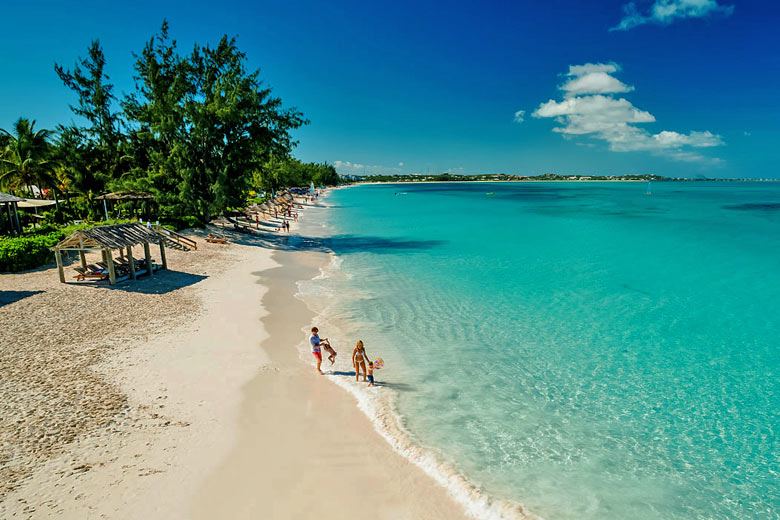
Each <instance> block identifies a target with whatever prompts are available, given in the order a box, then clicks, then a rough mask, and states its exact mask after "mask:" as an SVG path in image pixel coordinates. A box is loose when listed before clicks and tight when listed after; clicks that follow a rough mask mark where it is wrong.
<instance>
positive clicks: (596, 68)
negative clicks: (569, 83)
mask: <svg viewBox="0 0 780 520" xmlns="http://www.w3.org/2000/svg"><path fill="white" fill-rule="evenodd" d="M619 70H620V67H619V66H618V64H617V63H586V64H585V65H569V73H568V74H566V75H567V76H584V75H585V74H590V73H593V72H606V73H607V74H612V73H614V72H618V71H619Z"/></svg>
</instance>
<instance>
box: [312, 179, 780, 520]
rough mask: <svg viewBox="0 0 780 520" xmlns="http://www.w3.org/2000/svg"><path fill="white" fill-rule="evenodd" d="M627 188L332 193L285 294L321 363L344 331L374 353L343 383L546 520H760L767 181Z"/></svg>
mask: <svg viewBox="0 0 780 520" xmlns="http://www.w3.org/2000/svg"><path fill="white" fill-rule="evenodd" d="M646 190H647V185H646V184H644V183H500V184H498V183H486V184H402V185H370V186H358V187H351V188H347V189H342V190H335V191H333V192H332V193H330V194H329V195H328V197H327V198H326V200H325V202H326V203H327V205H328V206H330V207H329V208H328V209H327V210H326V211H323V213H322V215H321V218H322V219H323V220H322V221H321V222H322V225H323V227H322V228H321V230H320V231H318V232H316V233H319V234H320V235H321V237H324V238H320V240H321V243H322V244H324V245H326V246H327V247H328V248H329V249H330V250H331V251H332V252H333V255H334V256H333V262H332V264H331V265H330V266H329V267H328V268H327V269H325V270H323V274H322V275H321V276H319V277H318V278H317V279H315V280H313V281H310V282H307V283H305V284H303V285H302V286H301V287H302V293H303V295H304V297H305V298H308V300H309V301H311V302H318V305H319V307H318V310H319V311H320V312H321V313H322V315H321V317H320V323H324V324H325V325H326V327H330V328H331V331H332V334H331V337H335V339H336V343H337V344H338V348H337V350H339V352H340V356H341V357H340V362H341V363H343V362H344V361H346V359H348V358H349V356H350V353H351V349H352V347H353V346H354V342H355V341H356V339H363V340H364V341H365V343H366V347H367V351H368V353H369V355H370V357H371V358H374V357H377V356H381V357H382V358H384V360H385V363H386V368H384V369H382V370H380V371H377V372H376V375H377V379H378V380H379V381H381V382H382V383H384V385H383V386H380V387H379V388H378V389H367V388H365V387H363V386H360V387H359V388H358V387H357V386H355V385H353V390H354V391H355V392H357V393H358V394H360V393H361V392H362V393H365V394H369V395H373V394H371V392H374V393H375V394H376V395H383V396H385V397H388V396H390V398H389V401H388V402H389V403H390V406H392V408H393V412H394V414H396V415H395V417H397V420H398V423H399V426H400V428H401V429H402V430H403V432H405V434H406V435H408V436H409V437H410V439H412V441H413V443H414V445H416V446H418V447H420V449H422V450H425V452H426V453H429V454H431V456H434V457H435V458H436V459H437V460H441V461H446V463H447V464H448V465H449V466H448V467H451V468H453V469H454V470H455V471H456V472H457V473H460V474H462V475H465V476H466V477H467V478H468V480H469V481H470V482H471V483H473V484H474V485H475V486H476V487H477V488H478V489H479V490H481V494H483V495H490V496H493V497H497V498H500V499H504V500H508V501H511V502H515V503H519V504H522V505H523V507H524V509H525V510H526V511H527V512H528V513H529V514H530V515H532V516H535V517H539V518H544V519H548V520H554V519H611V518H614V519H645V518H647V519H655V518H658V519H662V518H663V519H674V518H736V519H740V518H751V519H753V518H780V437H779V434H780V304H779V302H778V299H779V298H780V183H731V182H729V183H726V182H722V183H705V182H696V183H682V182H678V183H660V182H656V183H653V184H652V186H651V190H652V194H650V195H647V194H646V193H645V192H646ZM309 231H311V230H309ZM313 233H314V232H313ZM316 305H317V304H315V306H316ZM320 328H321V329H323V333H324V334H325V335H328V330H325V329H324V328H323V327H322V326H321V327H320ZM339 366H341V367H342V370H341V371H340V372H337V373H336V374H335V375H333V376H331V377H332V378H333V379H334V380H338V381H337V382H343V381H345V380H350V378H349V377H348V376H347V375H345V374H346V373H347V371H348V369H345V368H344V365H343V364H342V365H339ZM344 384H346V383H344ZM418 463H419V461H418ZM447 478H448V477H446V476H445V477H444V479H443V480H442V481H443V482H446V480H447ZM440 480H441V479H440ZM472 495H473V493H472ZM483 513H484V516H490V514H489V512H484V511H483Z"/></svg>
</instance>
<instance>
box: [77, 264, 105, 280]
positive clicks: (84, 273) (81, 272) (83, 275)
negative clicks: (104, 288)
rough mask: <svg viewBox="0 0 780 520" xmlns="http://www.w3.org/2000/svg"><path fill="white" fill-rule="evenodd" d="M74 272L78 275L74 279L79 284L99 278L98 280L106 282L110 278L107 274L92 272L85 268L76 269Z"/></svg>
mask: <svg viewBox="0 0 780 520" xmlns="http://www.w3.org/2000/svg"><path fill="white" fill-rule="evenodd" d="M73 270H74V271H76V272H77V273H78V274H77V275H76V276H74V278H75V279H76V281H79V282H82V281H84V280H86V279H87V278H97V279H98V280H105V279H106V278H108V274H106V273H102V272H99V273H98V272H94V271H90V270H89V269H84V268H83V267H74V268H73Z"/></svg>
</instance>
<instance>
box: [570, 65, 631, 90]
mask: <svg viewBox="0 0 780 520" xmlns="http://www.w3.org/2000/svg"><path fill="white" fill-rule="evenodd" d="M561 90H564V91H566V92H568V93H569V95H573V96H574V95H578V94H617V93H621V92H631V91H632V90H634V87H629V86H628V85H626V84H625V83H623V82H622V81H620V80H619V79H617V78H614V77H612V76H610V75H609V74H607V73H606V72H603V71H598V72H588V73H587V74H583V75H582V76H578V77H576V78H572V79H570V80H569V81H567V82H566V83H564V84H563V86H562V87H561Z"/></svg>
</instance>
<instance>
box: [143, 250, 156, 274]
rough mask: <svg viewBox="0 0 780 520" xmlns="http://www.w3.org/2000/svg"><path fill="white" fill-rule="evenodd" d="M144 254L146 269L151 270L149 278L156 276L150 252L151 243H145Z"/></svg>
mask: <svg viewBox="0 0 780 520" xmlns="http://www.w3.org/2000/svg"><path fill="white" fill-rule="evenodd" d="M144 254H146V268H147V269H148V270H149V276H152V275H153V274H154V270H153V269H152V252H151V251H150V250H149V242H144Z"/></svg>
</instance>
